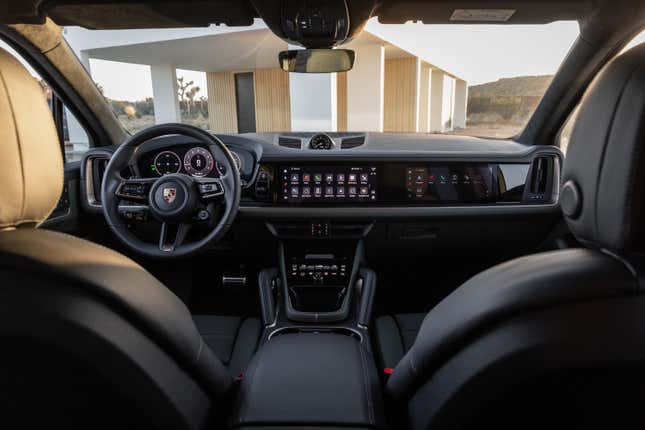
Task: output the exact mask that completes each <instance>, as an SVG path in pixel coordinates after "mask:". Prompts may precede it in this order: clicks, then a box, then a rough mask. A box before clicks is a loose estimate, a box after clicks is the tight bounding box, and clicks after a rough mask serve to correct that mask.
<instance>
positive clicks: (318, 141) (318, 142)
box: [309, 134, 334, 149]
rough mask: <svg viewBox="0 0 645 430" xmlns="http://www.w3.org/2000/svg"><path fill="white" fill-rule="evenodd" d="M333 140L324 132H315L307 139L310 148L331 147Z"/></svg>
mask: <svg viewBox="0 0 645 430" xmlns="http://www.w3.org/2000/svg"><path fill="white" fill-rule="evenodd" d="M333 146H334V142H333V141H332V140H331V138H330V137H329V136H327V135H326V134H317V135H315V136H314V137H312V138H311V140H310V141H309V148H311V149H331V148H332V147H333Z"/></svg>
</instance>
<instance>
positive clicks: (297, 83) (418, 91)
mask: <svg viewBox="0 0 645 430" xmlns="http://www.w3.org/2000/svg"><path fill="white" fill-rule="evenodd" d="M66 32H67V35H66V36H67V37H68V38H69V37H74V38H76V40H78V41H79V43H74V46H75V47H76V49H77V54H78V55H79V57H80V58H81V60H82V62H83V63H84V65H85V67H86V68H87V69H88V70H90V59H102V60H109V61H118V62H125V63H135V64H144V65H149V66H150V71H151V72H150V73H151V80H152V88H153V103H154V111H155V122H156V123H163V122H177V121H179V119H180V111H179V103H178V97H177V76H176V69H186V70H194V71H201V72H204V73H206V80H207V92H208V111H209V121H208V123H209V126H210V129H211V130H212V131H214V132H232V133H234V132H248V131H256V132H263V131H291V130H293V131H316V130H318V131H319V130H324V131H385V132H443V131H450V130H452V129H457V128H464V127H465V125H466V103H467V83H466V81H464V80H463V79H461V78H459V77H458V76H455V75H454V74H452V73H450V72H449V71H446V70H442V69H441V68H439V67H436V66H434V65H433V64H432V63H431V62H430V61H428V60H427V59H425V58H420V57H419V56H418V55H415V54H414V53H412V52H408V51H406V50H404V49H402V48H400V47H398V46H396V45H394V44H392V43H390V42H388V41H386V40H383V39H382V38H380V37H378V36H376V35H374V34H372V33H370V32H368V31H367V30H365V31H363V32H362V33H361V34H360V35H359V36H358V37H357V38H356V39H354V40H353V41H352V42H350V43H349V44H347V45H344V46H343V47H344V48H345V47H346V48H348V49H353V50H354V51H356V61H355V64H354V68H353V69H352V70H351V71H349V72H344V73H331V74H299V73H286V72H284V71H282V70H281V69H280V68H279V66H278V53H279V52H280V51H283V50H286V49H290V48H291V49H294V47H289V46H288V45H287V43H286V42H284V41H282V40H281V39H279V38H278V37H276V36H275V35H274V34H273V33H272V32H271V31H270V30H268V29H267V28H265V27H264V26H263V25H257V23H256V25H254V26H253V27H251V29H246V28H245V29H242V30H240V29H232V28H220V27H209V28H208V29H173V30H163V31H160V30H135V31H131V32H128V33H130V34H129V35H128V38H127V40H125V39H124V38H123V37H121V38H119V37H115V36H116V35H118V36H122V35H123V34H122V33H123V32H122V33H120V34H118V32H113V31H112V32H110V31H98V32H97V31H87V30H82V29H67V30H66ZM70 32H71V33H70ZM74 32H76V33H74ZM81 33H82V34H81ZM81 38H82V40H80V39H81ZM79 46H80V47H79ZM90 71H91V70H90Z"/></svg>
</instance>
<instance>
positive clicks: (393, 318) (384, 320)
mask: <svg viewBox="0 0 645 430" xmlns="http://www.w3.org/2000/svg"><path fill="white" fill-rule="evenodd" d="M425 317H426V314H417V313H413V314H396V315H384V316H381V317H378V318H377V319H376V323H375V329H376V342H377V346H378V348H377V352H378V354H379V356H378V360H379V364H381V365H382V366H383V367H384V368H394V367H395V366H396V365H397V364H398V363H399V361H401V358H403V356H404V355H405V353H406V352H408V351H409V350H410V348H412V345H413V344H414V341H415V340H416V338H417V334H418V333H419V329H420V328H421V324H422V323H423V319H424V318H425Z"/></svg>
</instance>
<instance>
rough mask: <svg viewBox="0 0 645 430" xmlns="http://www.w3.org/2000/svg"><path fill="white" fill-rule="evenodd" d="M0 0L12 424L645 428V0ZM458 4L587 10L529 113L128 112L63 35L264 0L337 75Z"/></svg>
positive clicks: (501, 12) (1, 303) (472, 12)
mask: <svg viewBox="0 0 645 430" xmlns="http://www.w3.org/2000/svg"><path fill="white" fill-rule="evenodd" d="M2 3H3V6H2V7H1V8H0V40H2V42H3V43H4V44H5V45H0V340H1V345H2V347H1V348H0V351H1V353H0V387H1V388H0V422H2V427H4V428H43V427H45V426H47V427H54V428H86V429H94V428H97V429H98V428H100V429H103V428H105V429H108V428H109V429H117V428H118V429H124V428H127V429H130V428H132V429H134V428H136V429H143V428H154V429H166V428H172V429H220V428H221V429H225V428H231V429H232V428H235V429H245V430H277V429H290V430H316V429H318V430H323V429H327V430H335V429H347V430H350V429H351V430H365V429H414V430H421V429H425V430H428V429H474V428H499V429H506V428H508V429H511V428H514V429H515V428H525V429H526V428H528V429H544V428H567V429H570V428H580V429H588V428H603V429H606V428H621V429H623V428H630V429H631V428H634V429H636V428H639V429H640V428H643V426H645V411H644V409H643V402H644V401H645V294H641V293H643V291H644V290H643V288H645V283H644V282H645V281H643V274H644V273H645V272H644V271H642V270H641V268H642V267H644V266H643V259H642V256H643V253H644V252H645V245H644V244H645V218H644V214H645V43H640V44H636V45H635V46H632V45H630V46H627V45H628V43H629V42H630V41H631V40H632V39H634V37H635V36H636V35H638V34H639V33H640V32H642V31H643V29H644V28H645V3H644V2H643V1H642V0H612V1H610V0H567V1H546V0H508V1H503V2H501V1H490V0H427V1H420V0H302V1H297V0H238V1H230V0H189V1H180V0H164V1H154V0H137V1H135V2H132V1H122V0H48V1H36V0H30V1H24V0H23V1H17V0H4V1H3V2H2ZM459 11H461V12H459ZM464 11H466V12H468V15H465V13H466V12H464ZM505 11H506V12H505ZM508 11H512V12H508ZM459 16H461V17H464V16H466V18H462V19H466V20H468V22H469V24H472V25H473V26H481V27H487V28H489V27H490V26H491V25H492V26H493V27H495V26H497V27H504V26H506V25H518V26H526V27H527V28H528V27H530V26H538V25H544V24H548V23H553V22H556V21H562V20H568V21H575V22H577V25H578V26H579V35H578V36H577V37H576V38H575V41H573V44H572V45H571V47H570V48H569V49H568V52H566V56H564V59H563V60H562V62H561V64H559V66H558V67H557V71H555V73H554V76H553V79H552V81H550V83H549V84H548V86H547V87H546V90H545V93H544V95H543V96H542V97H541V98H540V100H539V103H538V102H536V106H535V110H534V111H533V112H532V113H531V114H530V115H529V116H528V118H527V123H526V124H525V125H523V127H522V129H521V130H520V131H519V132H518V133H517V134H515V135H514V136H511V137H508V138H501V137H477V136H469V135H465V134H458V133H431V132H425V133H422V132H417V133H403V132H389V131H383V129H381V130H380V131H379V130H377V131H373V130H370V131H364V132H361V131H357V130H350V131H341V130H340V129H333V130H327V129H319V130H317V131H299V130H284V131H281V130H272V131H261V130H256V131H255V132H214V131H212V130H209V129H205V128H204V127H199V126H195V125H193V124H188V123H185V122H183V121H174V122H173V121H168V122H158V123H156V124H154V125H150V126H146V127H144V128H142V129H141V130H140V131H136V132H132V133H131V132H130V131H129V130H126V128H124V126H123V125H122V124H121V123H120V122H119V119H118V118H117V115H115V113H114V109H113V107H111V105H109V104H108V102H107V101H106V100H107V98H105V97H104V94H103V88H100V86H99V85H97V84H96V83H95V81H94V80H93V78H92V76H91V75H90V74H89V73H88V70H86V69H87V67H84V63H83V61H82V58H78V56H77V54H75V52H74V51H73V49H72V48H73V47H72V46H71V42H70V43H68V42H66V39H65V37H66V36H65V34H66V32H67V28H72V27H74V28H80V29H82V30H84V31H85V30H87V31H88V32H89V33H82V34H91V31H108V32H107V33H105V34H108V35H112V34H115V35H116V34H122V33H116V32H123V31H128V32H129V31H147V30H149V29H179V28H182V29H185V28H189V29H199V28H205V27H209V26H211V25H218V26H228V27H234V28H239V29H240V30H244V29H246V28H247V27H249V26H253V25H257V24H254V23H257V22H258V21H261V22H263V23H264V24H263V25H265V26H266V28H267V29H268V31H269V32H270V33H271V37H274V36H275V37H276V40H279V41H281V43H284V46H288V47H289V50H286V51H283V52H281V53H280V55H279V58H278V57H277V56H275V55H273V53H271V61H272V62H273V63H275V66H276V67H281V68H282V69H283V70H284V71H282V70H281V71H280V73H289V75H290V76H294V75H297V74H298V75H299V74H307V73H315V74H316V75H315V76H318V77H320V79H323V78H324V77H325V76H328V75H329V74H330V73H340V72H344V71H348V70H351V69H352V68H354V69H356V70H358V69H359V68H360V67H361V64H364V63H361V60H363V61H365V58H367V57H366V55H367V54H364V53H363V52H362V51H360V50H359V49H358V48H357V49H356V52H354V50H353V48H352V49H348V44H350V47H351V43H352V41H353V40H358V39H359V38H360V37H365V36H364V35H363V36H361V33H362V32H364V31H367V30H365V28H371V27H369V25H372V24H369V25H366V24H367V23H368V21H369V20H372V21H374V20H376V21H378V22H379V23H382V24H389V25H403V24H404V23H406V22H416V23H417V24H414V25H418V26H427V25H435V24H436V25H443V26H446V27H449V26H451V25H454V24H455V20H456V18H455V17H459ZM500 16H501V17H502V18H499V17H500ZM70 31H72V30H70ZM109 31H114V33H110V32H109ZM123 34H125V33H123ZM130 34H134V33H130ZM464 36H465V37H466V38H468V37H476V36H475V35H474V34H473V35H469V34H464ZM110 37H112V36H110ZM116 37H117V36H114V38H115V39H116ZM88 38H89V36H88ZM70 40H71V39H70ZM88 40H89V39H88ZM536 42H540V41H536ZM88 43H89V42H88ZM115 43H116V42H115ZM125 43H126V44H125V45H123V46H125V47H126V48H127V47H128V46H130V45H128V44H133V43H134V42H132V41H131V40H126V42H125ZM419 43H420V44H422V45H423V43H425V42H424V41H423V40H421V41H420V42H419ZM3 46H6V47H8V48H7V49H3ZM132 46H133V45H132ZM264 46H265V45H261V46H260V47H258V48H257V49H258V50H260V51H261V50H262V49H264V48H263V47H264ZM294 46H299V47H300V48H305V49H292V48H293V47H294ZM99 48H103V47H99ZM93 49H94V48H93ZM122 49H125V48H122ZM527 49H530V48H527ZM98 51H99V49H97V51H96V52H98ZM88 52H90V53H91V52H92V51H91V50H90V51H88ZM104 52H107V51H104ZM133 52H135V51H133ZM137 52H140V51H137ZM149 52H153V53H152V54H150V55H156V54H154V51H152V48H150V50H149ZM365 52H367V51H365ZM386 52H387V51H386ZM97 55H98V54H97ZM101 55H107V54H101ZM186 55H190V56H193V57H199V56H200V55H201V54H200V52H199V51H198V50H196V49H195V50H194V51H191V50H190V49H189V50H188V52H187V53H186ZM240 55H241V54H240ZM96 58H107V57H96ZM93 61H94V62H93V63H92V67H93V68H94V67H95V65H96V64H98V63H97V62H96V60H93ZM101 61H104V60H101ZM508 61H509V62H510V63H513V62H514V61H515V60H514V59H513V58H512V56H511V55H510V54H509V58H508ZM132 62H136V61H135V60H132ZM88 64H89V63H88ZM153 72H154V71H153ZM348 73H352V72H348ZM35 74H38V76H41V77H42V81H43V82H46V84H47V88H48V91H49V103H48V99H47V98H46V97H44V96H43V94H44V92H43V84H42V82H41V83H40V84H39V81H38V80H37V79H34V76H35ZM209 76H210V75H209ZM312 76H313V75H312ZM334 76H336V75H334ZM153 77H154V76H153ZM116 79H117V80H119V81H127V80H128V79H129V77H128V76H126V75H120V76H117V77H116ZM209 79H210V77H209ZM240 79H242V78H240ZM292 79H296V78H292ZM210 82H211V81H209V91H211V84H210ZM293 82H295V81H293ZM333 82H336V81H333ZM180 83H181V82H180ZM240 85H241V84H240ZM256 85H257V83H256ZM258 88H259V87H257V86H256V103H257V100H258V99H257V92H258V91H259V90H258ZM473 88H474V87H471V88H470V89H469V91H471V93H472V92H473V91H475V89H473ZM154 89H155V91H156V87H155V88H154ZM106 91H107V88H106ZM175 91H176V90H175ZM210 94H211V95H212V93H210ZM292 94H293V93H292ZM238 97H240V95H239V93H238ZM155 99H158V97H156V96H155ZM175 99H176V97H175ZM386 99H387V97H386ZM469 100H470V99H469ZM157 102H158V100H156V101H155V103H157ZM175 102H177V100H175ZM190 102H191V103H192V102H193V99H190ZM386 102H387V100H386ZM168 103H172V101H170V102H168ZM179 103H184V102H183V101H181V100H180V102H179ZM186 103H188V102H186ZM312 103H314V104H315V101H313V102H312ZM470 103H471V102H470V101H469V108H468V109H471V108H470ZM157 106H158V105H157V104H155V109H157V110H158V109H159V108H158V107H157ZM181 106H184V105H181V104H180V107H181ZM186 106H188V104H186ZM212 106H214V105H210V104H209V107H210V108H211V109H212ZM293 106H294V105H293V104H292V113H291V115H292V116H294V115H295V114H294V107H293ZM274 108H275V110H276V111H277V110H278V107H277V105H276V106H269V111H271V110H272V109H274ZM239 109H240V108H239V106H238V115H241V114H240V110H239ZM401 109H403V108H401ZM64 112H68V114H69V115H71V114H73V115H74V117H75V118H76V119H77V120H78V123H79V124H80V126H81V127H82V129H83V130H84V132H85V133H86V135H87V137H88V142H89V144H88V148H87V149H86V150H84V152H83V153H82V154H81V155H80V157H79V159H77V160H73V161H70V160H69V159H68V158H67V157H68V155H67V154H66V152H65V151H66V148H65V143H64V141H65V137H64V135H65V134H66V133H68V128H69V129H71V125H70V124H71V122H70V120H69V119H66V120H65V122H64V120H63V118H64V115H63V113H64ZM257 112H258V113H257V115H260V113H259V112H260V111H259V110H258V111H257ZM469 112H470V111H469ZM126 113H127V112H126ZM157 113H158V112H157ZM120 114H121V115H122V116H125V114H122V113H120ZM212 115H213V113H212V112H209V114H208V117H209V118H211V119H212ZM350 115H352V114H351V113H350ZM129 116H130V117H131V118H130V119H132V118H135V119H136V116H135V115H129ZM258 118H259V116H258ZM257 121H258V123H259V119H258V120H257ZM469 121H470V117H469ZM568 126H570V127H571V131H570V136H569V137H568V146H567V147H566V148H564V147H563V146H562V145H561V140H562V139H561V137H562V135H563V132H564V129H565V128H566V127H568ZM240 127H241V126H240Z"/></svg>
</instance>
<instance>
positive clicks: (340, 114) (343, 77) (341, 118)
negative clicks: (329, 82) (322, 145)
mask: <svg viewBox="0 0 645 430" xmlns="http://www.w3.org/2000/svg"><path fill="white" fill-rule="evenodd" d="M336 117H337V119H336V121H337V124H336V127H337V130H338V131H347V72H340V73H337V74H336Z"/></svg>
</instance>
